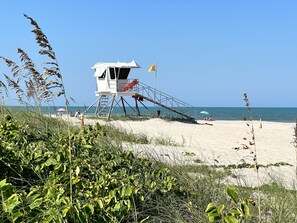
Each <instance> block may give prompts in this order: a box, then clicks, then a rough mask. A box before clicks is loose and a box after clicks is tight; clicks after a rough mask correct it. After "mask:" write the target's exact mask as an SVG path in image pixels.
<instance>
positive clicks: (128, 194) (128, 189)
mask: <svg viewBox="0 0 297 223" xmlns="http://www.w3.org/2000/svg"><path fill="white" fill-rule="evenodd" d="M131 194H132V187H131V186H130V185H128V186H127V188H126V191H125V195H126V196H128V197H129V196H130V195H131Z"/></svg>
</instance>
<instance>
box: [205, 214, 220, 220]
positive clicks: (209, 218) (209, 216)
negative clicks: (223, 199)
mask: <svg viewBox="0 0 297 223" xmlns="http://www.w3.org/2000/svg"><path fill="white" fill-rule="evenodd" d="M220 219H221V217H220V216H219V215H218V214H217V213H213V214H209V215H208V221H209V222H215V221H217V220H220Z"/></svg>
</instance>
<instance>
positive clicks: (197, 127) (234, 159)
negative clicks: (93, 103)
mask: <svg viewBox="0 0 297 223" xmlns="http://www.w3.org/2000/svg"><path fill="white" fill-rule="evenodd" d="M72 121H73V122H74V123H76V124H78V123H79V120H77V119H74V118H72ZM95 122H96V121H95V120H89V119H85V124H94V123H95ZM99 122H100V124H106V123H105V121H99ZM201 123H202V124H188V123H181V122H176V121H165V120H162V119H157V118H156V119H150V120H144V121H111V122H108V123H107V124H108V125H113V126H115V127H117V128H120V129H125V130H127V131H128V132H133V133H136V134H146V135H147V136H148V137H149V138H150V139H151V141H152V144H150V145H130V144H125V146H126V147H129V148H131V149H133V150H134V151H135V152H137V153H139V154H153V156H155V157H157V158H158V159H161V160H164V161H166V162H169V163H171V164H176V163H183V164H195V165H197V161H198V160H200V161H202V162H203V163H205V164H209V165H212V164H216V165H230V164H240V163H244V162H246V163H251V164H252V163H253V160H252V159H253V156H252V154H251V152H252V151H253V150H254V148H255V147H254V146H250V147H251V148H250V149H242V147H243V144H249V141H250V140H251V139H252V134H251V130H250V127H251V126H247V122H246V121H212V122H209V123H211V124H212V126H211V125H206V124H203V122H201ZM253 126H254V135H255V143H256V144H255V146H256V150H257V158H258V164H260V165H271V167H268V168H260V176H261V179H262V181H263V182H262V183H268V182H269V181H270V180H275V179H279V180H281V181H282V182H283V183H285V184H286V185H287V186H289V187H292V185H293V184H296V182H294V181H295V180H296V173H295V165H296V162H297V161H296V152H295V147H294V145H293V143H292V142H293V140H294V138H293V135H294V123H277V122H265V121H264V122H262V128H260V122H259V121H255V122H253ZM156 138H159V139H160V138H163V139H164V140H167V141H170V142H172V144H176V145H177V146H172V145H169V146H164V145H155V144H154V143H153V142H154V139H156ZM244 138H246V140H244ZM235 148H239V149H238V150H236V149H235ZM280 162H283V163H288V164H290V165H291V166H288V165H282V166H280V167H275V166H274V165H275V164H276V163H280ZM234 172H236V174H237V175H238V176H241V177H239V178H236V179H229V180H231V181H236V182H237V183H238V182H240V183H242V184H248V185H249V186H255V184H256V174H255V172H254V170H253V169H250V168H244V169H237V170H234Z"/></svg>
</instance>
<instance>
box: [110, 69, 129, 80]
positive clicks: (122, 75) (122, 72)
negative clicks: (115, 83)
mask: <svg viewBox="0 0 297 223" xmlns="http://www.w3.org/2000/svg"><path fill="white" fill-rule="evenodd" d="M109 73H110V79H115V74H116V76H117V78H118V79H127V78H128V75H129V73H130V68H109Z"/></svg>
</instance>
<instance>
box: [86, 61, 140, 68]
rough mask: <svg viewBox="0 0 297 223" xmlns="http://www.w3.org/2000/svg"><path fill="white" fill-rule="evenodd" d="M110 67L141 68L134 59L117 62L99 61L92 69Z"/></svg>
mask: <svg viewBox="0 0 297 223" xmlns="http://www.w3.org/2000/svg"><path fill="white" fill-rule="evenodd" d="M108 67H116V68H140V66H139V65H138V64H137V63H136V62H135V61H134V60H132V61H131V62H130V63H125V62H116V63H106V62H98V63H96V64H95V65H94V66H93V67H92V69H97V68H100V69H102V70H106V68H108Z"/></svg>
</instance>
